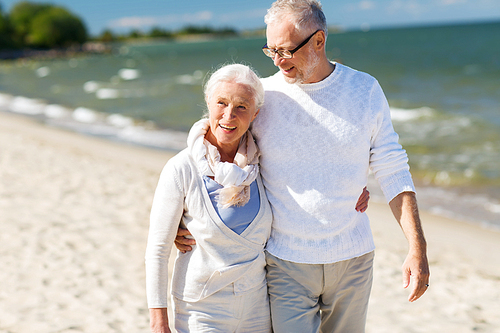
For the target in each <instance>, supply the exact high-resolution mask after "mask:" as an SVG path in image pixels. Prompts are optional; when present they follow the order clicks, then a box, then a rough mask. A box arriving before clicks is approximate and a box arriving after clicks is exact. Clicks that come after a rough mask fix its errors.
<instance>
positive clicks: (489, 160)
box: [0, 21, 500, 230]
mask: <svg viewBox="0 0 500 333" xmlns="http://www.w3.org/2000/svg"><path fill="white" fill-rule="evenodd" d="M499 36H500V21H498V22H488V23H474V24H461V25H443V26H429V27H409V28H393V29H378V30H370V31H343V32H336V33H330V34H329V36H328V41H327V54H328V57H329V58H330V59H332V60H335V61H338V62H340V63H343V64H345V65H347V66H350V67H352V68H355V69H357V70H360V71H363V72H367V73H369V74H371V75H373V76H374V77H376V78H377V79H378V81H379V82H380V84H381V86H382V88H383V89H384V92H385V94H386V96H387V98H388V100H389V104H390V106H391V116H392V121H393V124H394V128H395V129H396V131H397V132H398V134H399V136H400V143H401V144H402V145H403V147H404V148H405V149H406V151H407V153H408V156H409V160H410V162H409V163H410V167H411V172H412V175H413V177H414V180H415V183H416V185H417V192H418V193H417V196H418V201H419V206H420V207H421V208H423V209H426V210H428V211H430V212H432V213H434V214H438V215H443V216H447V217H451V218H455V219H459V220H463V221H466V222H470V223H474V224H478V225H481V226H483V227H486V228H491V229H496V230H500V42H499V40H500V39H499V38H500V37H499ZM265 42H266V41H265V36H263V35H260V36H253V37H239V38H230V39H205V40H185V41H161V40H149V41H142V42H138V43H121V44H113V45H111V50H110V52H108V53H101V54H84V55H82V54H79V55H75V56H74V57H65V58H56V59H45V60H42V59H17V60H3V61H0V110H2V111H1V112H14V113H19V114H24V115H26V116H29V117H34V118H36V119H38V120H39V121H41V122H44V123H46V124H47V125H49V126H58V127H64V128H67V129H70V130H73V131H77V132H81V133H85V134H88V135H94V136H100V137H104V138H107V139H109V140H118V141H122V142H127V143H130V144H135V145H142V146H147V147H152V148H155V149H164V150H169V151H174V152H176V151H179V150H181V149H183V148H184V147H185V146H186V137H187V131H188V130H189V128H190V126H191V124H193V123H194V122H195V121H196V120H198V119H199V118H200V117H201V116H202V114H203V112H204V111H205V109H206V106H205V103H204V99H203V93H202V84H203V82H204V80H205V79H206V77H207V75H209V73H210V72H211V71H213V70H214V69H217V68H218V66H220V65H221V64H228V63H244V64H247V65H249V66H251V67H253V68H254V69H255V70H256V71H257V72H258V73H259V75H260V76H262V77H265V76H268V75H272V74H274V73H275V72H276V67H274V65H273V62H272V61H271V60H270V59H269V58H267V57H266V56H265V55H264V54H263V53H262V51H261V47H262V46H263V45H264V44H265ZM369 190H370V191H371V193H372V200H375V201H383V197H382V195H381V192H380V190H379V189H378V185H376V183H375V181H374V179H373V178H371V179H370V183H369Z"/></svg>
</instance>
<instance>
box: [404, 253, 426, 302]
mask: <svg viewBox="0 0 500 333" xmlns="http://www.w3.org/2000/svg"><path fill="white" fill-rule="evenodd" d="M429 275H430V274H429V264H428V263H427V255H426V254H425V252H424V253H420V254H419V253H415V254H413V253H408V256H407V257H406V260H405V262H404V263H403V287H404V288H408V287H409V286H410V280H411V278H412V277H413V288H412V290H411V293H410V296H409V297H408V301H410V302H414V301H416V300H417V299H419V298H420V296H422V295H423V294H424V293H425V292H426V291H427V288H428V287H429Z"/></svg>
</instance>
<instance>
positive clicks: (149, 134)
mask: <svg viewBox="0 0 500 333" xmlns="http://www.w3.org/2000/svg"><path fill="white" fill-rule="evenodd" d="M117 136H118V138H120V139H122V140H124V141H129V142H134V143H136V144H142V145H146V146H150V147H158V148H170V149H175V150H182V149H184V148H185V147H186V140H187V133H185V132H177V131H168V130H162V131H160V130H150V129H146V128H144V127H141V126H130V127H127V128H125V129H123V130H121V131H120V132H119V133H118V135H117Z"/></svg>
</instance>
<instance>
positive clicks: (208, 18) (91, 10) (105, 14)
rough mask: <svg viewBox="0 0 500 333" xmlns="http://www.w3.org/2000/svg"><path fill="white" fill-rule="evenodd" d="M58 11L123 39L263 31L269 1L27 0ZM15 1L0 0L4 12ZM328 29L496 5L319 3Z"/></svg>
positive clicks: (480, 16) (499, 13)
mask: <svg viewBox="0 0 500 333" xmlns="http://www.w3.org/2000/svg"><path fill="white" fill-rule="evenodd" d="M29 1H30V2H40V3H52V4H56V5H61V6H63V7H65V8H66V9H68V10H69V11H71V12H72V13H74V14H76V15H77V16H79V17H80V18H81V19H82V20H83V21H84V23H85V25H86V27H87V29H88V31H89V33H90V34H91V35H93V36H96V35H99V34H100V33H102V31H103V30H105V29H111V30H112V31H114V32H116V33H127V32H129V31H131V30H132V29H139V30H142V31H149V30H150V29H151V28H152V27H153V26H157V27H160V28H163V29H167V30H174V31H175V30H178V29H180V28H182V27H185V26H186V25H197V26H210V27H213V28H222V27H231V28H235V29H237V30H244V29H258V28H262V27H264V26H265V25H264V19H263V18H264V15H265V13H266V10H267V8H268V7H269V6H270V5H271V3H272V0H250V1H249V0H245V1H236V0H181V1H179V0H177V1H171V0H29ZM17 2H19V0H0V4H1V6H2V8H3V11H4V12H9V11H10V9H11V8H12V6H13V5H14V4H16V3H17ZM322 4H323V11H324V12H325V15H326V18H327V21H328V24H329V25H335V26H340V27H342V28H345V29H360V28H362V29H368V28H380V27H394V26H415V25H432V24H448V23H469V22H477V21H492V20H500V0H323V1H322Z"/></svg>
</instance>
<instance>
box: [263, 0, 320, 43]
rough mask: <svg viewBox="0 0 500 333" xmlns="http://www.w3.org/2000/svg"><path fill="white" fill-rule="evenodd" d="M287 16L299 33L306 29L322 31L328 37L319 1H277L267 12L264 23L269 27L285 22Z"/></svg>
mask: <svg viewBox="0 0 500 333" xmlns="http://www.w3.org/2000/svg"><path fill="white" fill-rule="evenodd" d="M287 15H288V16H289V18H291V19H292V23H293V24H294V25H295V29H297V31H299V32H300V31H302V30H305V29H309V30H318V29H321V30H323V31H324V32H325V36H327V35H328V26H327V24H326V17H325V14H324V13H323V9H322V7H321V3H320V2H319V1H318V0H277V1H275V2H274V3H273V4H272V5H271V8H269V9H268V10H267V14H266V16H265V17H264V22H265V23H266V24H267V25H269V24H270V23H272V22H276V21H281V20H283V17H284V16H287Z"/></svg>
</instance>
